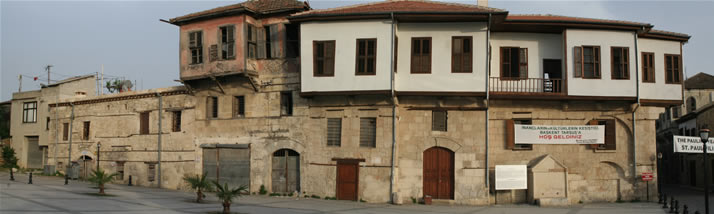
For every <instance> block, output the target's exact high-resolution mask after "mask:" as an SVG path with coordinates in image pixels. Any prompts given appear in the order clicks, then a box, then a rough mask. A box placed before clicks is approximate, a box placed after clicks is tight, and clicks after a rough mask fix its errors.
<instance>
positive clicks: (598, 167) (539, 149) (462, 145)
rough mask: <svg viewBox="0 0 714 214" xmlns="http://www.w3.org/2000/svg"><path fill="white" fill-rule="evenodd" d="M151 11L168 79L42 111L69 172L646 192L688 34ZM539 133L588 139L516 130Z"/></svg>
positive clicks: (304, 8) (626, 26)
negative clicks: (515, 182)
mask: <svg viewBox="0 0 714 214" xmlns="http://www.w3.org/2000/svg"><path fill="white" fill-rule="evenodd" d="M165 22H167V23H170V24H174V25H177V26H179V28H180V35H179V37H180V44H179V46H180V47H179V50H180V53H179V62H180V77H181V82H182V83H183V85H184V86H183V87H174V88H164V89H155V90H147V91H139V92H126V93H120V94H115V95H105V96H100V97H96V98H85V99H70V100H64V101H61V102H59V103H57V104H50V106H51V107H52V108H56V111H58V112H59V115H60V117H59V118H58V119H59V120H60V122H61V123H69V121H71V120H72V109H74V122H72V127H77V128H73V129H71V130H70V131H66V132H62V133H59V132H58V133H59V134H63V133H71V134H68V135H70V136H74V137H73V138H72V139H73V144H75V145H73V147H72V158H71V160H72V161H76V162H77V165H78V167H79V168H86V167H82V164H85V165H92V163H93V162H92V161H94V160H97V159H98V160H99V163H100V166H102V167H103V168H106V169H109V170H113V171H117V172H121V173H122V174H123V176H121V178H122V181H121V182H127V179H128V176H129V175H131V176H132V178H133V182H134V183H136V184H139V185H145V186H157V185H159V183H158V182H159V181H161V183H160V185H161V187H165V188H175V189H180V188H183V187H184V186H182V183H181V181H180V179H181V176H183V175H184V174H206V175H207V176H208V177H209V178H210V179H214V180H218V181H219V182H221V183H224V182H227V183H230V184H231V185H248V186H249V189H250V191H251V192H257V191H259V190H260V189H261V187H264V188H265V189H267V190H268V191H270V192H279V193H286V192H298V193H301V194H308V195H318V196H321V197H336V198H338V199H342V200H365V201H368V202H390V201H391V202H394V203H410V202H411V201H412V200H415V201H416V200H422V199H423V198H425V197H426V196H428V197H431V198H433V199H434V200H439V201H443V202H446V203H455V204H504V203H536V202H538V203H540V204H543V205H565V204H574V203H578V202H594V201H615V200H632V199H640V200H644V199H645V198H646V195H645V194H646V193H645V192H646V189H647V188H649V189H650V191H649V192H650V193H651V194H653V195H652V196H651V197H650V198H655V197H654V193H656V185H655V184H656V181H654V182H650V186H649V187H648V186H645V183H644V182H642V181H641V180H639V176H640V174H641V173H643V172H655V173H656V170H657V167H656V163H655V161H654V160H655V159H654V157H655V153H656V144H655V136H654V135H652V133H655V122H654V121H655V120H656V119H657V117H658V116H659V114H660V113H661V112H662V111H664V108H663V107H668V106H674V105H678V104H681V103H682V91H683V89H682V83H681V82H682V69H681V67H682V65H681V57H682V53H681V46H682V45H683V44H684V43H686V41H688V39H689V36H688V35H684V34H679V33H672V32H665V31H658V30H654V29H652V28H653V26H652V25H651V24H647V23H637V22H628V21H613V20H601V19H589V18H576V17H563V16H552V15H512V14H508V11H505V10H500V9H495V8H489V7H484V6H475V5H467V4H454V3H444V2H431V1H385V2H375V3H368V4H361V5H353V6H348V7H340V8H332V9H323V10H312V9H311V8H310V7H309V6H308V5H307V4H305V3H303V2H299V1H294V0H256V1H247V2H244V3H239V4H234V5H229V6H225V7H219V8H215V9H211V10H207V11H202V12H198V13H193V14H188V15H185V16H181V17H177V18H173V19H170V20H165ZM400 41H401V42H400ZM160 100H161V101H160ZM159 103H161V107H159ZM158 112H160V113H161V115H163V116H162V117H160V118H162V122H161V124H162V125H161V126H162V128H161V130H162V131H161V132H159V130H158V127H157V126H158V124H159V122H158V121H159V119H158V118H159V116H158V115H159V113H158ZM155 124H156V125H155ZM176 126H178V127H179V128H178V129H175V128H176ZM83 127H90V128H88V129H87V130H89V131H87V132H86V133H85V132H84V131H83V129H80V128H83ZM538 127H540V128H546V129H555V128H564V129H587V130H597V131H598V132H597V133H596V135H595V136H594V137H593V138H592V139H589V140H585V141H578V140H571V139H563V140H564V141H563V142H565V141H567V142H568V143H557V142H556V141H557V140H556V139H545V140H544V139H542V138H541V137H548V136H550V137H553V136H555V137H556V138H557V137H563V136H565V137H568V138H569V137H573V136H575V135H577V136H575V137H578V136H579V137H582V136H581V135H579V134H564V135H560V134H555V135H550V134H541V135H540V136H539V135H536V136H535V137H533V136H530V135H527V134H523V133H525V131H524V130H526V129H529V128H532V129H535V128H538ZM176 130H178V131H176ZM526 131H527V130H526ZM58 133H55V134H58ZM158 133H161V134H160V135H159V134H158ZM567 133H571V132H567ZM572 133H579V132H577V131H576V132H572ZM159 136H161V144H160V145H161V146H160V147H159V144H158V142H159ZM539 138H541V139H539ZM74 139H76V141H74ZM80 139H81V140H80ZM558 142H560V141H558ZM99 143H101V147H100V148H99V149H98V150H99V157H96V155H97V154H96V151H95V150H97V145H100V144H99ZM66 146H69V142H68V140H67V142H64V141H63V142H62V143H61V144H59V147H60V149H59V150H60V151H66ZM159 156H160V157H161V160H160V161H159ZM60 159H61V160H67V159H68V157H67V156H66V154H60V155H59V156H58V160H60ZM56 164H59V162H58V163H56ZM513 165H516V166H522V167H523V168H524V169H526V168H527V172H524V174H523V176H524V177H523V178H520V179H522V181H523V182H526V183H527V185H526V184H525V183H524V185H526V186H524V187H522V188H511V189H501V188H500V185H501V184H502V182H503V180H502V178H500V176H499V174H498V173H501V172H500V171H498V170H499V167H501V166H513ZM159 168H160V169H161V170H159ZM86 169H89V168H86ZM86 169H85V171H86ZM526 173H527V179H526V177H525V176H526ZM428 197H427V198H428Z"/></svg>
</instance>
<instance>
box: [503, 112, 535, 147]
mask: <svg viewBox="0 0 714 214" xmlns="http://www.w3.org/2000/svg"><path fill="white" fill-rule="evenodd" d="M515 124H518V125H532V124H533V120H531V119H512V120H506V148H508V149H511V150H533V144H516V140H515Z"/></svg>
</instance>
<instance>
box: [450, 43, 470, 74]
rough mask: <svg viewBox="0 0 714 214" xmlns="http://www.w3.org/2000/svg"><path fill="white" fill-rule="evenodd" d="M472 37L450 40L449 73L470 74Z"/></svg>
mask: <svg viewBox="0 0 714 214" xmlns="http://www.w3.org/2000/svg"><path fill="white" fill-rule="evenodd" d="M471 41H472V37H470V36H455V37H452V38H451V72H452V73H471V72H472V67H473V66H472V63H473V51H472V49H473V48H472V43H471Z"/></svg>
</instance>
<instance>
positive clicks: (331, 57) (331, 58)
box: [312, 40, 337, 77]
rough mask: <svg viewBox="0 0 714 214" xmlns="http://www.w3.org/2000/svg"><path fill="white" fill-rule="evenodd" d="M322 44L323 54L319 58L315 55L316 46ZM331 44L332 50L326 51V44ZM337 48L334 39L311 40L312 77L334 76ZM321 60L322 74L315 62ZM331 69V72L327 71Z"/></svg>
mask: <svg viewBox="0 0 714 214" xmlns="http://www.w3.org/2000/svg"><path fill="white" fill-rule="evenodd" d="M318 44H322V49H323V50H322V51H323V56H322V57H321V58H318V57H317V49H318V48H317V46H318ZM330 44H332V46H333V47H334V48H332V52H329V51H328V45H330ZM336 48H337V43H336V42H335V40H324V41H317V40H314V41H312V76H313V77H334V76H335V52H336V50H335V49H336ZM319 60H322V61H323V63H322V71H323V72H322V74H320V73H318V66H317V64H318V63H317V62H318V61H319ZM328 68H331V69H328ZM328 70H331V71H332V72H329V73H328V72H327V71H328Z"/></svg>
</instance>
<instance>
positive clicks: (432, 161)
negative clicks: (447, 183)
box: [422, 148, 439, 197]
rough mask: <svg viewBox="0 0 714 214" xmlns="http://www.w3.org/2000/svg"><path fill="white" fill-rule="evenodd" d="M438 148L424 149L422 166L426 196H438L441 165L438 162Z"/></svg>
mask: <svg viewBox="0 0 714 214" xmlns="http://www.w3.org/2000/svg"><path fill="white" fill-rule="evenodd" d="M437 157H438V154H437V150H436V148H430V149H427V150H426V151H424V157H423V159H424V163H423V165H422V167H423V168H424V172H423V175H422V180H423V184H422V185H423V191H424V196H427V195H429V196H431V197H437V195H438V187H437V186H438V184H439V172H438V170H439V167H438V162H437Z"/></svg>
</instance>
